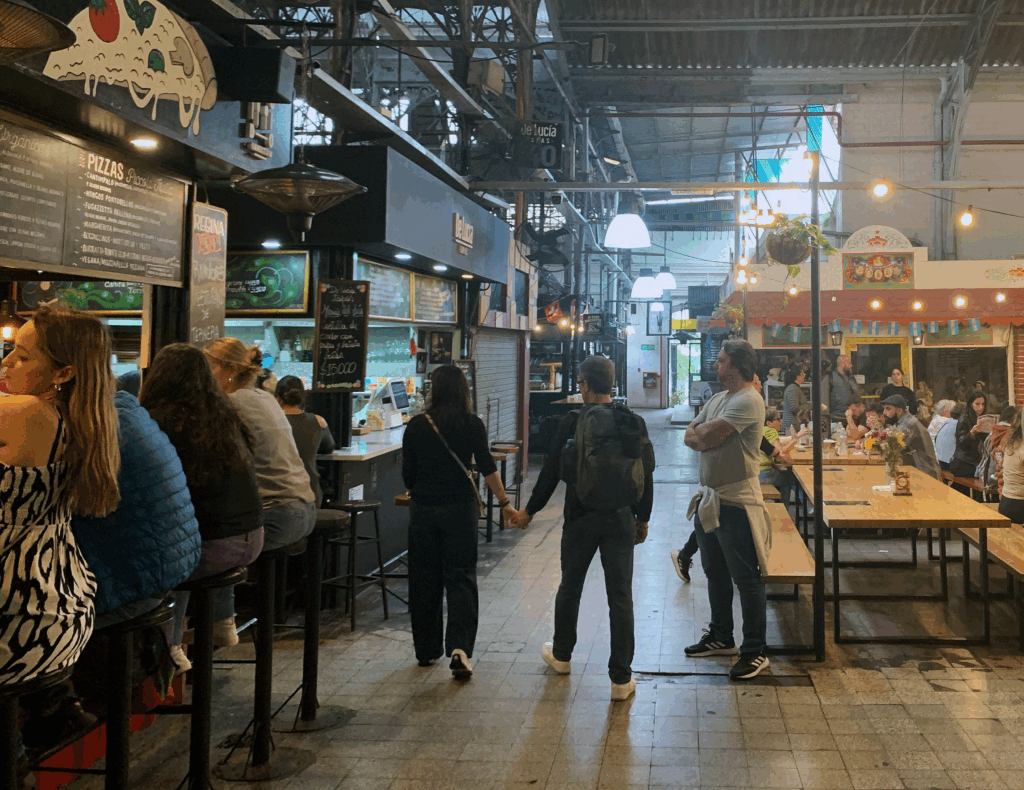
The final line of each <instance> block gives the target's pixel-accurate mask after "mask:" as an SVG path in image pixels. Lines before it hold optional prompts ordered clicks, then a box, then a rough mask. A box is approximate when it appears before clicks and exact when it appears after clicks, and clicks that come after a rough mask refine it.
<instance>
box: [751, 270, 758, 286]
mask: <svg viewBox="0 0 1024 790" xmlns="http://www.w3.org/2000/svg"><path fill="white" fill-rule="evenodd" d="M750 284H751V285H757V275H756V274H754V273H753V272H751V274H750Z"/></svg>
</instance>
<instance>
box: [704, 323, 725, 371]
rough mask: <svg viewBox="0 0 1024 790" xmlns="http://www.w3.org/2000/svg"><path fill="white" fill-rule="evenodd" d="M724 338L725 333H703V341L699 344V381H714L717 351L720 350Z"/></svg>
mask: <svg viewBox="0 0 1024 790" xmlns="http://www.w3.org/2000/svg"><path fill="white" fill-rule="evenodd" d="M725 339H726V337H725V335H718V334H715V335H710V334H709V335H704V342H703V343H701V344H700V378H701V381H714V380H715V378H716V377H717V371H715V362H716V361H718V352H719V351H721V350H722V343H723V342H725Z"/></svg>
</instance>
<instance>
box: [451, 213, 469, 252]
mask: <svg viewBox="0 0 1024 790" xmlns="http://www.w3.org/2000/svg"><path fill="white" fill-rule="evenodd" d="M452 238H453V239H454V240H455V249H456V250H458V253H459V255H468V254H469V251H470V250H471V249H473V226H472V225H470V224H469V222H467V221H466V218H465V217H463V216H462V215H461V214H459V212H457V211H456V212H455V213H454V214H453V215H452Z"/></svg>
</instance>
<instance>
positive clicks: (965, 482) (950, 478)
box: [940, 472, 995, 501]
mask: <svg viewBox="0 0 1024 790" xmlns="http://www.w3.org/2000/svg"><path fill="white" fill-rule="evenodd" d="M940 477H941V478H942V482H943V483H945V484H946V485H948V486H954V485H956V486H963V487H964V488H966V489H968V490H969V491H972V492H973V491H976V492H977V493H979V494H981V498H982V501H985V500H986V499H987V497H989V496H990V495H992V494H994V493H995V489H994V488H987V487H986V486H985V484H984V483H983V482H981V480H979V479H978V478H976V477H957V476H956V475H954V474H953V473H952V472H941V473H940ZM972 497H973V494H972Z"/></svg>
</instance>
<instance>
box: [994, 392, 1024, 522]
mask: <svg viewBox="0 0 1024 790" xmlns="http://www.w3.org/2000/svg"><path fill="white" fill-rule="evenodd" d="M1020 415H1021V412H1019V411H1018V412H1017V416H1015V417H1014V418H1013V422H1011V423H1010V433H1009V435H1008V436H1007V437H1006V444H1005V445H1004V446H1003V491H1002V494H1001V495H1000V497H999V512H1000V513H1001V514H1002V515H1004V516H1006V517H1007V518H1008V519H1010V521H1012V522H1013V523H1014V524H1024V431H1022V429H1021V417H1020Z"/></svg>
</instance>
